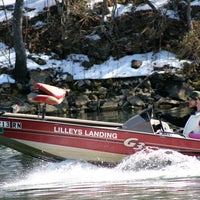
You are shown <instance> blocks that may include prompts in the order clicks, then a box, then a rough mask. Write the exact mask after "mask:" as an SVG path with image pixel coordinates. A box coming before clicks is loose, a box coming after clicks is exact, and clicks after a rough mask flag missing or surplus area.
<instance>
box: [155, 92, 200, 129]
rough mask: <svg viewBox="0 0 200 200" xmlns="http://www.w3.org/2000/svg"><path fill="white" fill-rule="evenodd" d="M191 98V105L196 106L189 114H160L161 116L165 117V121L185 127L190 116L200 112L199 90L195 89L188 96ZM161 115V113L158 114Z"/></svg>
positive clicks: (191, 106)
mask: <svg viewBox="0 0 200 200" xmlns="http://www.w3.org/2000/svg"><path fill="white" fill-rule="evenodd" d="M188 100H189V102H188V103H189V107H190V108H194V112H193V113H191V114H188V115H185V116H183V117H175V116H171V115H170V114H162V113H161V114H160V116H159V117H161V118H162V119H164V120H165V121H167V122H169V123H171V124H173V125H175V126H178V127H184V126H185V124H186V122H187V121H188V119H189V117H190V116H191V115H192V114H195V113H196V112H200V92H199V91H193V92H192V93H191V95H190V96H189V98H188ZM158 115H159V114H158Z"/></svg>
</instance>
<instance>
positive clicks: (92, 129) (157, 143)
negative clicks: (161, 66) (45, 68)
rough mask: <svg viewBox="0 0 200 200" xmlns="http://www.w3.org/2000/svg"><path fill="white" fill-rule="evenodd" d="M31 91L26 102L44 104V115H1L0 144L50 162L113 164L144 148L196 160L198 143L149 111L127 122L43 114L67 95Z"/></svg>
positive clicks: (49, 88)
mask: <svg viewBox="0 0 200 200" xmlns="http://www.w3.org/2000/svg"><path fill="white" fill-rule="evenodd" d="M35 89H36V90H37V91H39V93H31V94H30V95H29V96H28V98H29V100H31V101H32V102H35V103H42V104H43V112H42V114H41V115H32V114H23V113H11V112H3V111H2V112H1V114H0V144H2V145H5V146H7V147H10V148H12V149H15V150H17V151H19V152H22V153H25V154H28V155H31V156H33V157H37V158H41V159H44V160H51V161H56V160H65V159H76V160H81V161H89V162H92V163H110V164H117V163H119V162H121V161H122V160H123V159H124V158H125V157H127V156H129V155H132V154H135V153H137V152H138V151H141V150H145V149H148V148H159V149H170V150H174V151H177V152H180V153H182V154H185V155H189V156H197V157H198V156H200V140H199V139H197V138H189V137H185V136H184V135H180V134H176V133H175V132H173V130H171V129H170V127H169V125H168V124H167V123H166V122H162V121H160V120H156V119H152V117H151V116H152V108H149V109H147V110H145V111H143V112H141V113H140V114H138V115H135V116H133V117H132V118H130V119H129V120H128V121H126V122H125V123H113V122H103V121H92V120H81V119H72V118H64V117H53V116H46V114H45V106H46V104H60V103H61V102H62V101H63V99H64V98H65V93H66V92H65V90H63V89H60V88H57V87H55V86H50V85H47V84H43V83H37V84H35ZM41 92H42V93H41ZM155 127H160V128H159V129H158V130H156V128H155Z"/></svg>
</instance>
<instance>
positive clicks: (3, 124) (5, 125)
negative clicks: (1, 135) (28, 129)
mask: <svg viewBox="0 0 200 200" xmlns="http://www.w3.org/2000/svg"><path fill="white" fill-rule="evenodd" d="M0 128H14V129H21V128H22V123H21V122H12V123H11V122H10V121H0Z"/></svg>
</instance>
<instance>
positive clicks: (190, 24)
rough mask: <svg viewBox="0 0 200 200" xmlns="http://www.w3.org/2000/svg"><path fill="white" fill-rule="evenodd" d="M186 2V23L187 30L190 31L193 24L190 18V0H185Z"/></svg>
mask: <svg viewBox="0 0 200 200" xmlns="http://www.w3.org/2000/svg"><path fill="white" fill-rule="evenodd" d="M186 3H187V25H188V30H189V31H192V29H193V26H192V18H191V5H190V0H187V1H186Z"/></svg>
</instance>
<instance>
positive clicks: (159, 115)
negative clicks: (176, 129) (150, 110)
mask: <svg viewBox="0 0 200 200" xmlns="http://www.w3.org/2000/svg"><path fill="white" fill-rule="evenodd" d="M162 115H163V113H162V112H157V113H156V114H155V116H156V118H157V119H160V118H161V117H162Z"/></svg>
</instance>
